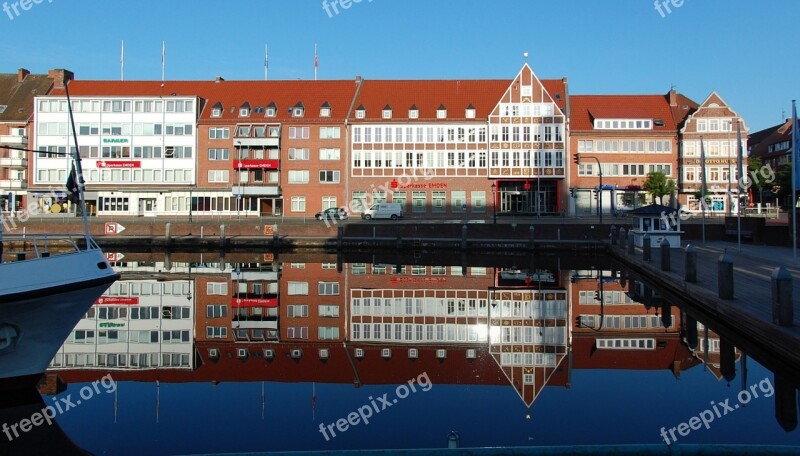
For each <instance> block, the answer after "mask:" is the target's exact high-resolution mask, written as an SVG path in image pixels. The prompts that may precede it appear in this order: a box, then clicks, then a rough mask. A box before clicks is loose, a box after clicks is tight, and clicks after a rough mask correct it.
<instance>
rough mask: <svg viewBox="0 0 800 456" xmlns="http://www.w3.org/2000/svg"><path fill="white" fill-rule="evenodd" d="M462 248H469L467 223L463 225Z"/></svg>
mask: <svg viewBox="0 0 800 456" xmlns="http://www.w3.org/2000/svg"><path fill="white" fill-rule="evenodd" d="M461 250H467V225H461Z"/></svg>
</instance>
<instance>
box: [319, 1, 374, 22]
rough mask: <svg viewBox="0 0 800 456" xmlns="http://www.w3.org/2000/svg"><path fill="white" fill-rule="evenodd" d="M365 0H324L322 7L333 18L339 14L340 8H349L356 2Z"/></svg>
mask: <svg viewBox="0 0 800 456" xmlns="http://www.w3.org/2000/svg"><path fill="white" fill-rule="evenodd" d="M363 1H364V0H330V1H328V0H322V9H324V10H325V12H326V13H328V17H329V18H333V16H338V15H339V8H342V9H343V10H348V9H350V7H351V6H353V4H354V3H355V4H358V3H361V2H363ZM367 2H369V3H372V0H367Z"/></svg>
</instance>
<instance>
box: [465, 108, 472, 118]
mask: <svg viewBox="0 0 800 456" xmlns="http://www.w3.org/2000/svg"><path fill="white" fill-rule="evenodd" d="M464 117H466V118H467V119H474V118H475V109H474V108H467V110H466V112H465V113H464Z"/></svg>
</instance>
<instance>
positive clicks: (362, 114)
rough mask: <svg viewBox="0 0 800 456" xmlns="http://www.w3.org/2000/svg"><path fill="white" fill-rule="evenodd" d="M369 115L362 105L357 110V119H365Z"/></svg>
mask: <svg viewBox="0 0 800 456" xmlns="http://www.w3.org/2000/svg"><path fill="white" fill-rule="evenodd" d="M366 117H367V111H366V110H365V109H364V108H363V107H362V108H361V109H358V110H356V119H364V118H366Z"/></svg>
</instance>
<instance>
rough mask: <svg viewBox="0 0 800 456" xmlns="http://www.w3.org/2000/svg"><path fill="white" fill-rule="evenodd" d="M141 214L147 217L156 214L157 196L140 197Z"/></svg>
mask: <svg viewBox="0 0 800 456" xmlns="http://www.w3.org/2000/svg"><path fill="white" fill-rule="evenodd" d="M139 215H144V216H145V217H155V215H156V199H155V198H140V199H139Z"/></svg>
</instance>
